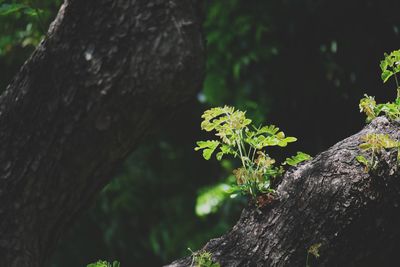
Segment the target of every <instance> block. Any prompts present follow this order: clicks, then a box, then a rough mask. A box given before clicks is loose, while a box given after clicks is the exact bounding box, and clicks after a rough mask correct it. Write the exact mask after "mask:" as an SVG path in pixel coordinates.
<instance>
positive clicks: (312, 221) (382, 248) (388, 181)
mask: <svg viewBox="0 0 400 267" xmlns="http://www.w3.org/2000/svg"><path fill="white" fill-rule="evenodd" d="M371 132H376V133H387V134H390V135H391V136H392V137H394V138H397V140H399V138H400V124H399V123H389V121H388V120H387V119H385V118H383V117H380V118H377V119H375V120H374V121H373V122H372V123H371V124H370V125H369V126H367V127H365V128H364V129H363V130H362V131H361V132H359V133H357V134H355V135H353V136H351V137H349V138H347V139H345V140H343V141H341V142H339V143H338V144H336V145H334V146H333V147H331V148H330V149H329V150H327V151H325V152H323V153H321V154H319V155H318V156H316V157H315V158H314V159H313V160H311V161H309V162H307V163H304V164H302V165H300V166H299V167H298V168H293V169H291V170H290V171H288V172H287V173H286V174H285V175H284V177H283V179H282V182H281V183H280V185H279V186H278V188H277V194H278V198H277V199H276V200H275V201H274V202H272V203H271V204H269V205H267V206H266V207H264V208H262V209H261V210H258V209H256V208H255V206H254V204H249V206H248V207H247V208H246V209H244V211H243V213H242V215H241V218H240V219H239V221H238V222H237V224H236V225H235V226H234V227H233V229H232V230H231V231H230V232H229V233H227V234H226V235H224V236H222V237H221V238H217V239H213V240H211V241H209V242H208V243H207V244H206V245H205V247H204V248H203V250H204V251H208V252H211V253H212V254H213V259H214V260H215V261H217V262H219V263H220V264H221V266H229V267H233V266H241V267H243V266H306V258H307V251H308V249H309V248H310V246H312V245H314V244H318V243H320V244H321V247H320V257H319V258H318V259H317V258H315V257H314V256H313V255H309V264H310V266H312V267H314V266H398V265H399V263H398V255H399V253H400V227H399V225H400V212H399V211H400V208H399V202H400V171H399V166H398V164H397V162H396V157H397V151H396V150H395V149H393V150H391V151H388V152H384V153H382V155H381V157H380V163H379V165H378V168H377V169H376V171H373V172H366V171H365V168H364V166H362V165H361V164H360V163H358V162H357V161H356V159H355V157H356V156H357V155H360V154H361V153H362V152H361V151H360V150H359V148H358V145H359V144H360V137H361V136H362V135H364V134H366V133H371ZM191 261H192V259H191V257H188V258H185V259H182V260H178V261H176V262H174V263H172V264H171V265H170V266H174V267H177V266H190V264H191ZM395 262H397V264H394V263H395Z"/></svg>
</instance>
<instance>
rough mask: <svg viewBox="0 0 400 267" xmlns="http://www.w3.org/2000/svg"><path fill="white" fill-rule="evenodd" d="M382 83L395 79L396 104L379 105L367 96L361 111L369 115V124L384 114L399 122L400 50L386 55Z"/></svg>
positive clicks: (383, 61) (382, 65) (363, 100)
mask: <svg viewBox="0 0 400 267" xmlns="http://www.w3.org/2000/svg"><path fill="white" fill-rule="evenodd" d="M380 67H381V70H382V74H381V78H382V81H383V82H384V83H385V82H387V81H388V80H389V78H390V77H394V79H395V82H396V90H397V97H396V100H395V101H394V102H388V103H385V104H377V103H376V101H375V98H374V97H371V96H368V95H365V97H364V98H362V99H361V100H360V105H359V107H360V111H361V112H364V113H365V114H366V115H367V119H366V120H367V122H370V121H371V120H373V119H374V118H375V117H377V116H379V115H381V114H384V115H385V116H386V117H387V118H388V119H389V120H393V121H397V120H399V119H400V86H399V81H398V79H397V73H399V72H400V50H396V51H393V52H392V53H390V54H389V55H388V54H386V53H385V58H384V59H383V60H382V61H381V64H380Z"/></svg>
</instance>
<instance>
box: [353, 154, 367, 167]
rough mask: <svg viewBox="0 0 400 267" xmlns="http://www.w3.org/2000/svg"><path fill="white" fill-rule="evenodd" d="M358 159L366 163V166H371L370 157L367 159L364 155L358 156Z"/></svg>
mask: <svg viewBox="0 0 400 267" xmlns="http://www.w3.org/2000/svg"><path fill="white" fill-rule="evenodd" d="M356 160H357V161H358V162H360V163H362V164H364V165H365V166H369V165H370V163H369V161H368V159H366V158H365V157H364V156H357V157H356Z"/></svg>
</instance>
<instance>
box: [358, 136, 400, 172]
mask: <svg viewBox="0 0 400 267" xmlns="http://www.w3.org/2000/svg"><path fill="white" fill-rule="evenodd" d="M361 140H362V141H363V143H361V144H360V145H359V148H360V149H361V150H362V151H364V152H365V153H366V154H367V157H365V156H362V155H359V156H357V157H356V159H357V161H359V162H360V163H362V164H364V165H365V166H366V167H367V169H371V170H374V169H375V168H376V166H377V164H378V156H379V155H380V154H381V153H382V151H384V150H385V149H391V148H397V149H398V152H399V150H400V142H399V141H396V140H394V139H393V138H391V137H390V136H389V135H388V134H375V133H372V134H366V135H364V136H362V137H361ZM398 157H400V154H399V153H398Z"/></svg>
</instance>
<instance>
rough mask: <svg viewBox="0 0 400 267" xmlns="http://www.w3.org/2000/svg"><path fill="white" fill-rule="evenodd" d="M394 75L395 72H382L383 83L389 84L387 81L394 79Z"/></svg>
mask: <svg viewBox="0 0 400 267" xmlns="http://www.w3.org/2000/svg"><path fill="white" fill-rule="evenodd" d="M393 74H394V73H393V72H391V71H389V70H385V71H384V72H382V74H381V78H382V81H383V82H384V83H385V82H387V80H389V78H390V77H392V76H393Z"/></svg>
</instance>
